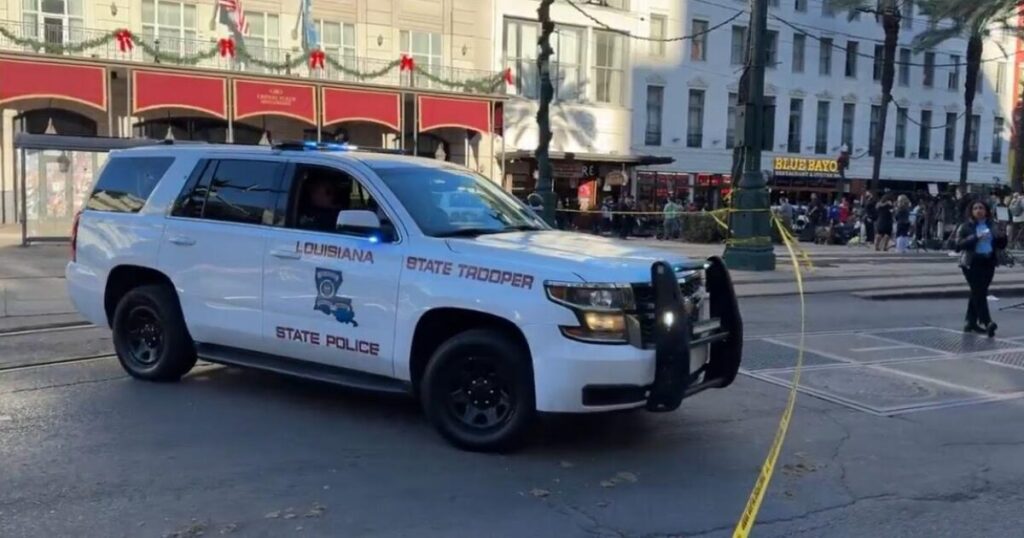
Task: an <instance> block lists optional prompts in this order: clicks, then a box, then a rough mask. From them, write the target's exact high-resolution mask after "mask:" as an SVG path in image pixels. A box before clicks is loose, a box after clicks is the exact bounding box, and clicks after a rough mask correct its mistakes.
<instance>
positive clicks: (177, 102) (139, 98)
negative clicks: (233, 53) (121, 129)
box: [132, 71, 228, 118]
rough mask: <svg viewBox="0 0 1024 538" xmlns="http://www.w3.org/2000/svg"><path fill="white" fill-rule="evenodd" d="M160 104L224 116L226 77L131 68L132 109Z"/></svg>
mask: <svg viewBox="0 0 1024 538" xmlns="http://www.w3.org/2000/svg"><path fill="white" fill-rule="evenodd" d="M186 88H187V90H185V89H186ZM162 108H186V109H189V110H197V111H199V112H205V113H207V114H211V115H213V116H216V117H218V118H227V115H228V96H227V81H226V80H225V79H224V78H222V77H204V76H200V75H187V74H182V73H166V72H163V73H162V72H157V71H133V72H132V112H134V113H136V114H137V113H140V112H145V111H147V110H159V109H162Z"/></svg>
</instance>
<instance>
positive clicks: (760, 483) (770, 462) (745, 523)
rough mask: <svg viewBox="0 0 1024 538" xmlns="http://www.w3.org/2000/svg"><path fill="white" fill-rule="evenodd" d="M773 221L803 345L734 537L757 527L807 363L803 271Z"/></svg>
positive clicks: (788, 237)
mask: <svg viewBox="0 0 1024 538" xmlns="http://www.w3.org/2000/svg"><path fill="white" fill-rule="evenodd" d="M772 221H773V222H774V224H775V225H776V226H777V227H778V228H779V233H780V234H781V235H782V242H783V243H784V244H785V245H786V250H787V251H789V261H790V263H792V264H793V273H794V274H795V275H796V289H797V292H798V293H799V295H800V349H799V350H798V352H797V357H796V369H795V370H794V371H793V383H792V384H791V385H790V387H789V398H788V399H787V400H786V408H785V410H783V412H782V418H780V419H779V427H778V429H777V430H776V431H775V440H774V441H772V445H771V448H769V449H768V455H767V456H766V457H765V459H764V463H763V464H762V465H761V472H760V473H758V475H757V481H756V482H754V489H753V490H751V491H750V497H749V498H748V499H747V504H746V506H745V507H744V508H743V514H742V515H741V516H740V520H739V522H738V523H737V524H736V529H735V530H733V533H732V536H733V538H747V537H748V536H750V530H751V529H752V528H753V527H754V522H755V521H756V520H757V512H758V511H759V510H760V509H761V502H762V501H763V500H764V494H765V492H766V491H768V483H769V482H771V480H772V474H773V473H774V472H775V464H776V462H778V460H779V453H780V452H782V444H783V442H784V441H785V440H786V434H787V433H788V432H789V422H790V420H792V418H793V409H794V408H795V407H796V395H797V387H798V386H800V372H801V371H802V370H803V365H804V337H805V331H806V329H807V310H806V305H805V304H804V280H803V275H802V274H801V272H800V271H801V270H800V262H799V259H798V258H797V254H796V252H795V251H794V249H793V239H792V234H789V233H787V232H788V230H785V226H783V225H782V222H781V221H779V219H777V218H776V219H772ZM804 256H806V253H804ZM807 263H810V258H807Z"/></svg>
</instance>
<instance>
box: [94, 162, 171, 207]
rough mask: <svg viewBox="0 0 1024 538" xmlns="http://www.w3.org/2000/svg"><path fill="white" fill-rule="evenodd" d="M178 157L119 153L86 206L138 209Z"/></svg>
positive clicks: (109, 165) (109, 163)
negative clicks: (122, 154)
mask: <svg viewBox="0 0 1024 538" xmlns="http://www.w3.org/2000/svg"><path fill="white" fill-rule="evenodd" d="M173 162H174V157H115V158H112V159H110V161H108V162H107V165H106V166H105V167H104V168H103V172H102V173H100V177H99V179H98V180H97V181H96V187H95V188H94V189H93V191H92V196H90V197H89V200H88V201H87V202H86V203H85V208H86V209H92V210H94V211H113V212H116V213H138V212H139V210H141V209H142V206H144V205H146V200H147V199H149V195H150V194H152V193H153V189H155V188H156V185H157V183H159V182H160V178H162V177H163V176H164V173H165V172H167V169H168V168H170V167H171V164H172V163H173Z"/></svg>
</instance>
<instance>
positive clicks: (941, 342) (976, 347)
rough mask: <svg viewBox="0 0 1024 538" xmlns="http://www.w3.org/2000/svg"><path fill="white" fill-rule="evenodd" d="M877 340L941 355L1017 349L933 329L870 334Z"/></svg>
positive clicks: (983, 338)
mask: <svg viewBox="0 0 1024 538" xmlns="http://www.w3.org/2000/svg"><path fill="white" fill-rule="evenodd" d="M870 334H873V335H875V336H878V337H879V338H884V339H886V340H891V341H897V342H901V343H905V344H913V345H916V346H921V347H925V348H929V349H933V350H936V351H940V352H943V353H955V354H961V353H977V352H979V351H996V350H999V349H1012V348H1014V347H1019V345H1014V344H1012V343H1010V342H1004V341H1002V340H996V339H992V338H986V337H984V336H981V335H977V334H969V333H962V332H955V331H947V330H945V329H937V328H934V327H930V328H920V329H913V330H900V331H880V332H875V333H870Z"/></svg>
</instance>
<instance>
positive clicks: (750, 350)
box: [742, 339, 840, 371]
mask: <svg viewBox="0 0 1024 538" xmlns="http://www.w3.org/2000/svg"><path fill="white" fill-rule="evenodd" d="M797 355H798V351H797V350H795V349H793V348H791V347H788V346H783V345H779V344H776V343H774V342H768V341H765V340H760V339H756V340H746V341H744V342H743V364H742V366H743V369H745V370H750V371H754V370H768V369H775V368H795V367H796V359H797ZM839 363H840V361H837V360H835V359H830V358H828V357H824V356H821V355H818V354H817V353H813V352H810V351H805V352H804V366H818V365H822V364H839Z"/></svg>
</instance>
